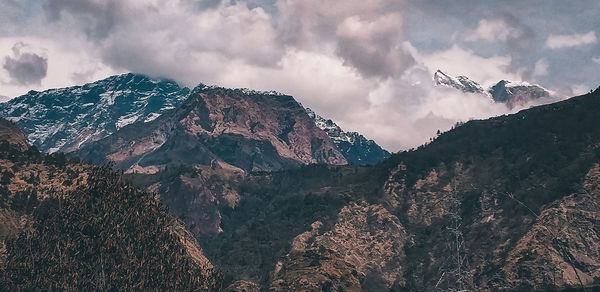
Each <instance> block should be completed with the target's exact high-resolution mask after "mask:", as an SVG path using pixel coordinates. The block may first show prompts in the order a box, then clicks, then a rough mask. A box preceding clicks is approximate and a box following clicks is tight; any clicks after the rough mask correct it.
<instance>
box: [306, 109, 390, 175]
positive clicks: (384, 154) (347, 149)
mask: <svg viewBox="0 0 600 292" xmlns="http://www.w3.org/2000/svg"><path fill="white" fill-rule="evenodd" d="M306 112H307V113H308V116H309V117H310V118H311V119H312V120H313V121H314V122H315V124H316V125H317V127H319V128H320V129H321V130H323V131H325V133H327V135H328V136H329V137H330V138H331V140H333V143H334V144H335V145H336V146H337V148H338V149H339V150H340V152H341V153H342V155H344V158H346V160H347V161H348V163H349V164H352V165H374V164H377V163H379V162H381V161H383V160H384V159H386V158H388V157H390V153H389V152H388V151H386V150H385V149H383V148H381V146H379V145H377V143H375V141H373V140H369V139H367V138H365V137H364V136H363V135H361V134H360V133H357V132H345V131H343V130H342V128H340V127H339V126H338V125H337V124H336V123H334V122H333V121H332V120H327V119H325V118H323V117H321V116H319V115H317V114H315V112H313V111H312V110H311V109H309V108H307V109H306Z"/></svg>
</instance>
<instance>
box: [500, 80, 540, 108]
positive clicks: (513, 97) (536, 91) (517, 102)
mask: <svg viewBox="0 0 600 292" xmlns="http://www.w3.org/2000/svg"><path fill="white" fill-rule="evenodd" d="M488 92H489V93H490V94H491V95H492V98H493V99H494V101H496V102H502V103H505V104H506V106H508V108H514V107H517V106H522V105H524V104H526V103H528V102H530V101H532V100H537V99H540V98H549V97H550V93H549V92H548V91H547V90H546V89H544V88H542V87H541V86H539V85H532V84H529V83H526V82H511V81H506V80H502V81H500V82H498V83H497V84H496V85H494V86H492V87H491V88H490V89H489V91H488Z"/></svg>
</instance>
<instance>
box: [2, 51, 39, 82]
mask: <svg viewBox="0 0 600 292" xmlns="http://www.w3.org/2000/svg"><path fill="white" fill-rule="evenodd" d="M28 49H30V47H29V46H28V45H27V44H25V43H22V42H19V43H16V44H15V45H14V46H13V47H12V53H13V56H12V57H11V56H6V57H4V65H2V68H4V69H5V70H6V71H8V75H9V76H10V78H11V80H12V82H14V83H17V84H21V85H29V84H38V85H39V84H40V83H41V81H42V79H43V78H44V77H46V74H47V72H48V58H47V57H45V56H41V55H38V54H36V53H33V52H27V50H28Z"/></svg>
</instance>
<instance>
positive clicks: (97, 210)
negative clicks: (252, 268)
mask: <svg viewBox="0 0 600 292" xmlns="http://www.w3.org/2000/svg"><path fill="white" fill-rule="evenodd" d="M0 132H2V133H12V135H11V137H9V136H8V135H4V134H3V135H2V136H1V137H0V138H1V139H2V140H0V170H1V175H0V176H1V179H0V218H1V219H2V220H0V287H3V289H2V290H7V291H14V290H46V289H50V290H129V289H134V290H136V289H141V290H202V291H215V290H217V289H219V287H220V286H221V278H220V274H219V273H218V272H216V271H215V269H214V267H213V266H212V264H211V263H210V262H209V261H208V260H207V259H206V257H205V256H204V255H203V253H202V251H201V250H200V248H199V247H198V245H197V243H196V241H195V240H194V239H193V237H191V236H190V235H189V233H188V232H187V231H186V230H185V229H184V228H183V227H182V226H181V224H180V223H179V222H178V221H177V220H176V219H175V218H173V217H172V216H170V215H169V214H167V212H166V209H165V207H164V206H163V205H161V204H160V203H158V202H157V201H156V200H155V199H154V198H153V197H152V196H150V195H149V194H148V193H145V192H143V191H140V190H138V189H136V188H134V187H132V186H131V185H128V184H125V183H123V182H122V181H121V180H120V178H119V175H117V174H115V173H114V172H112V170H110V169H109V168H108V167H96V166H92V165H86V164H79V163H76V162H69V161H66V160H65V157H64V155H62V154H60V153H58V154H52V155H43V154H40V153H39V152H38V151H37V150H36V149H35V148H30V147H26V148H23V142H24V135H23V133H21V132H20V131H19V130H18V129H17V128H16V127H15V126H14V125H12V124H10V123H8V122H6V121H5V120H0ZM7 138H8V139H7Z"/></svg>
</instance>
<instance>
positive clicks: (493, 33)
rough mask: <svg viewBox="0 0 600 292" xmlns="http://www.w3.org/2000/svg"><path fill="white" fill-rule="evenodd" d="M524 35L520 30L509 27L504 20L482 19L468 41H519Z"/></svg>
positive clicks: (468, 37)
mask: <svg viewBox="0 0 600 292" xmlns="http://www.w3.org/2000/svg"><path fill="white" fill-rule="evenodd" d="M521 35H523V31H522V30H521V29H519V28H516V27H513V26H511V25H509V24H508V23H507V22H506V21H505V20H503V19H490V20H488V19H482V20H480V21H479V24H478V26H477V28H476V29H475V30H474V31H473V32H472V33H471V34H470V35H468V36H467V38H466V40H467V41H478V40H486V41H490V42H493V41H503V42H505V41H507V40H509V39H517V38H519V37H521Z"/></svg>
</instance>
